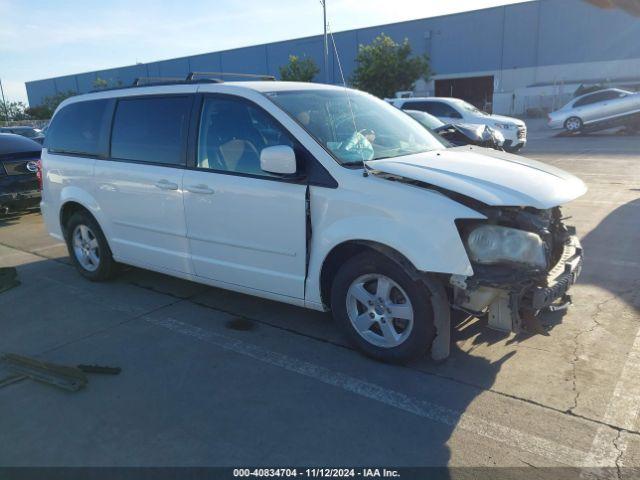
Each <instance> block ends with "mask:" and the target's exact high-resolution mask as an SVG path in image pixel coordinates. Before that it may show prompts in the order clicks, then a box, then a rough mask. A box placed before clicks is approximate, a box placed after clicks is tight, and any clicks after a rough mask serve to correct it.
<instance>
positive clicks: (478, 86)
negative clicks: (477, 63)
mask: <svg viewBox="0 0 640 480" xmlns="http://www.w3.org/2000/svg"><path fill="white" fill-rule="evenodd" d="M435 87H436V88H435V91H436V97H455V98H461V99H462V100H466V101H467V102H469V103H471V104H472V105H475V106H476V107H478V108H479V109H480V110H484V111H485V112H488V113H492V112H491V111H492V109H493V75H487V76H485V77H463V78H447V79H442V80H436V81H435Z"/></svg>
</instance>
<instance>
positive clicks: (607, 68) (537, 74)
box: [414, 58, 640, 115]
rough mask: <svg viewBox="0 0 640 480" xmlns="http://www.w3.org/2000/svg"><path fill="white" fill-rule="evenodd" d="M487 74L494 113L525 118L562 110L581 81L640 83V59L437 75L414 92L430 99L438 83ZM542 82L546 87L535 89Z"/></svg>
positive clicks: (417, 84) (417, 87)
mask: <svg viewBox="0 0 640 480" xmlns="http://www.w3.org/2000/svg"><path fill="white" fill-rule="evenodd" d="M486 75H493V76H494V95H493V111H494V113H501V114H507V115H508V114H511V115H522V114H524V113H525V112H526V110H527V108H535V107H544V108H548V109H555V108H559V107H561V106H562V105H564V103H566V102H567V101H568V100H569V99H570V98H571V96H572V95H573V92H574V91H575V89H576V88H578V86H579V85H580V83H579V82H586V83H601V82H602V83H606V84H611V85H619V84H620V83H621V81H622V80H623V79H624V80H628V79H636V80H637V82H639V83H640V58H637V59H632V60H612V61H606V62H588V63H571V64H563V65H545V66H541V67H527V68H515V69H511V70H502V71H500V70H493V71H492V70H487V71H478V72H465V73H459V74H455V75H434V76H433V77H431V78H430V79H429V81H428V82H424V81H422V80H420V81H418V82H417V83H416V88H415V89H414V91H415V93H416V95H420V96H429V95H433V92H434V91H435V87H434V85H435V83H434V81H435V80H440V79H449V78H461V77H478V76H486ZM540 83H545V84H547V85H543V86H532V85H535V84H540Z"/></svg>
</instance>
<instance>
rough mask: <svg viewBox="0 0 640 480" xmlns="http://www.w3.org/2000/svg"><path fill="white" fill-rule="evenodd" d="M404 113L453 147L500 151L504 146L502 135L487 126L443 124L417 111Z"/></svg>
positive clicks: (427, 114)
mask: <svg viewBox="0 0 640 480" xmlns="http://www.w3.org/2000/svg"><path fill="white" fill-rule="evenodd" d="M404 112H405V113H406V114H408V115H410V116H411V117H412V118H414V119H415V120H417V121H418V122H419V123H420V124H421V125H422V126H423V127H425V128H428V129H429V130H431V131H433V132H435V133H437V134H438V135H440V136H441V137H442V138H444V139H445V140H447V141H448V142H449V143H450V144H452V145H454V146H460V145H478V146H480V147H488V148H495V149H497V150H502V147H503V145H504V137H503V136H502V134H501V133H500V132H499V131H497V130H495V129H493V128H491V127H489V126H488V125H475V124H464V123H456V124H453V123H444V122H443V121H442V120H440V119H438V118H436V117H434V116H433V115H431V114H429V113H426V112H422V111H418V110H404Z"/></svg>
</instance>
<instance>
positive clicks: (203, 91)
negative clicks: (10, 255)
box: [41, 81, 586, 362]
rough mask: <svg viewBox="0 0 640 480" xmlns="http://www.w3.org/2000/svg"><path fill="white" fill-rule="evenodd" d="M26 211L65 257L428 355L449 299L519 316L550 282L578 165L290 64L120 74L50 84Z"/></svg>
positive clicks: (395, 353)
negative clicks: (184, 76) (521, 149)
mask: <svg viewBox="0 0 640 480" xmlns="http://www.w3.org/2000/svg"><path fill="white" fill-rule="evenodd" d="M42 174H43V199H42V204H41V207H42V212H43V215H44V219H45V222H46V226H47V228H48V230H49V232H50V233H51V235H53V236H54V237H56V238H58V239H61V240H64V241H66V243H67V245H68V248H69V253H70V256H71V258H72V260H73V262H74V264H75V266H76V267H77V269H78V271H79V272H80V274H82V275H83V276H84V277H86V278H88V279H89V280H94V281H98V280H106V279H108V278H109V277H111V276H112V275H113V274H114V272H115V270H116V266H117V263H122V264H129V265H135V266H138V267H142V268H146V269H150V270H155V271H158V272H162V273H166V274H169V275H174V276H177V277H181V278H184V279H188V280H193V281H196V282H201V283H204V284H208V285H212V286H215V287H221V288H225V289H229V290H235V291H238V292H243V293H246V294H251V295H256V296H259V297H264V298H268V299H273V300H279V301H282V302H286V303H291V304H294V305H299V306H304V307H307V308H311V309H315V310H331V311H332V312H333V317H334V318H335V320H336V321H337V323H338V324H340V325H341V327H342V328H343V329H344V331H345V333H346V335H347V336H348V337H349V338H350V340H351V341H352V342H353V343H354V344H355V345H356V346H357V347H359V348H360V349H361V350H362V351H363V352H365V353H366V354H368V355H370V356H372V357H375V358H378V359H381V360H384V361H389V362H406V361H408V360H411V359H414V358H416V357H418V356H420V355H423V354H425V353H426V352H427V351H428V349H429V348H432V356H434V357H436V358H444V357H446V355H447V353H448V350H447V349H448V346H449V314H450V311H451V308H455V309H459V310H463V311H465V312H467V313H469V314H471V315H476V316H480V315H487V316H488V321H489V325H490V326H494V327H496V328H501V329H504V330H514V331H519V330H521V329H526V328H527V326H528V325H529V324H530V322H531V321H532V320H535V318H536V316H537V315H538V314H539V312H541V311H542V310H544V309H546V308H549V307H550V306H553V305H558V304H561V303H568V302H567V299H568V297H567V295H566V292H567V290H568V288H569V286H570V285H571V284H573V283H574V282H575V279H576V277H577V275H578V273H579V270H580V267H581V263H582V251H581V248H580V244H579V243H578V240H577V238H576V237H575V235H574V233H575V232H574V230H573V229H572V228H571V227H568V226H565V225H564V223H563V219H562V215H561V213H560V208H559V205H562V204H563V203H565V202H568V201H570V200H572V199H574V198H576V197H578V196H580V195H582V194H583V193H584V192H585V190H586V188H585V186H584V184H583V183H582V181H580V180H579V179H578V178H576V177H574V176H572V175H569V174H567V173H565V172H563V171H561V170H559V169H557V168H554V167H551V166H548V165H545V164H542V163H539V162H534V161H531V160H527V159H524V158H521V157H517V156H514V155H511V154H507V153H504V152H498V151H495V150H489V149H483V148H477V147H471V148H470V147H455V148H445V147H444V146H443V144H442V143H441V142H440V140H438V138H437V137H436V136H434V135H433V134H431V133H430V132H429V131H427V130H426V129H424V128H423V127H422V126H421V125H420V124H419V123H418V122H416V121H415V120H413V119H412V118H411V117H409V116H408V115H405V114H404V113H403V112H401V111H400V110H398V109H396V108H394V107H393V106H391V105H388V104H387V103H385V102H384V101H381V100H378V99H376V98H374V97H372V96H370V95H367V94H365V93H362V92H358V91H355V90H348V89H345V88H338V87H333V86H326V85H318V84H309V83H304V84H303V83H289V82H267V81H263V82H237V83H202V82H201V83H196V82H194V83H189V82H185V83H184V84H177V85H162V86H157V85H156V86H145V87H133V88H125V89H119V90H111V91H102V92H97V93H91V94H87V95H80V96H77V97H73V98H70V99H67V100H65V101H64V102H63V103H62V104H61V105H60V107H59V108H58V109H57V110H56V113H55V115H54V117H53V120H52V122H51V126H50V128H49V131H48V135H47V138H46V141H45V148H44V150H43V153H42Z"/></svg>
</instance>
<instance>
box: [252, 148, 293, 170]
mask: <svg viewBox="0 0 640 480" xmlns="http://www.w3.org/2000/svg"><path fill="white" fill-rule="evenodd" d="M260 168H261V169H262V170H263V171H265V172H267V173H277V174H278V175H293V174H294V173H296V169H297V167H296V154H295V152H294V151H293V148H291V147H289V146H287V145H274V146H272V147H265V148H263V149H262V151H261V152H260Z"/></svg>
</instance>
